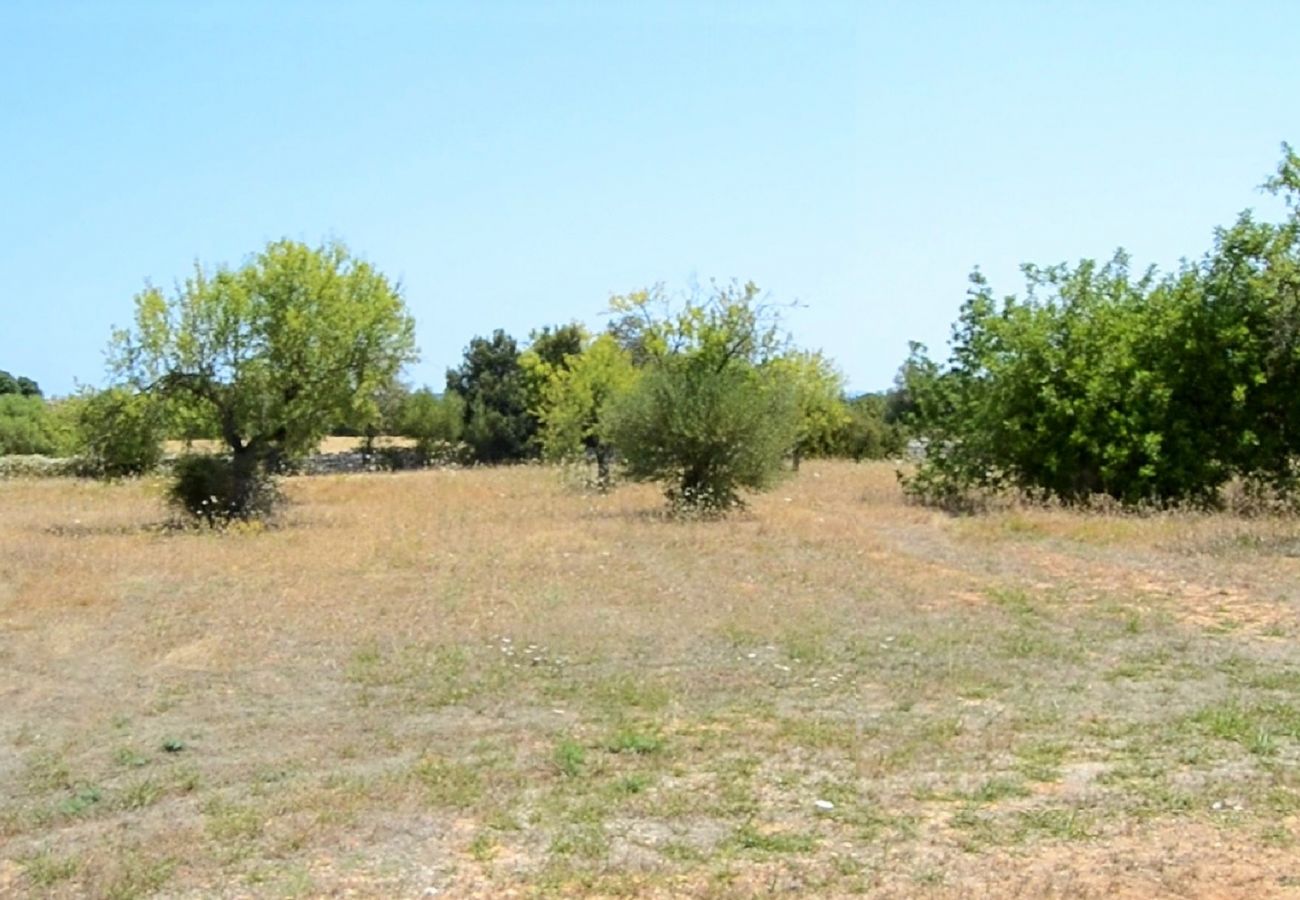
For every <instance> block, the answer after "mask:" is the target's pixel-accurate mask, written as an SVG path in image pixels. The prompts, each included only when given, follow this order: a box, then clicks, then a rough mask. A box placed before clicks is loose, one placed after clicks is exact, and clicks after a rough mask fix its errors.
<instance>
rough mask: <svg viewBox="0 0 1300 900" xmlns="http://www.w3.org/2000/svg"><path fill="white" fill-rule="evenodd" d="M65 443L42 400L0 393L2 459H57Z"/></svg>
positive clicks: (35, 397) (28, 396) (34, 397)
mask: <svg viewBox="0 0 1300 900" xmlns="http://www.w3.org/2000/svg"><path fill="white" fill-rule="evenodd" d="M63 443H64V442H63V441H61V440H60V435H59V433H58V429H57V427H56V424H55V422H54V421H53V420H52V418H51V416H50V412H49V409H48V407H47V405H46V403H45V401H44V400H43V399H41V398H40V397H37V396H32V395H25V394H21V393H18V392H16V391H15V392H13V393H8V394H0V456H8V455H11V454H13V455H29V454H39V455H42V456H57V455H59V453H60V450H61V449H62V445H63Z"/></svg>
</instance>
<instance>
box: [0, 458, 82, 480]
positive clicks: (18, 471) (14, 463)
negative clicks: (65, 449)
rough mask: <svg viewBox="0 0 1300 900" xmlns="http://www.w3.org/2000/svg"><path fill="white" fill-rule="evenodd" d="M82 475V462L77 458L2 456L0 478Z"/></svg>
mask: <svg viewBox="0 0 1300 900" xmlns="http://www.w3.org/2000/svg"><path fill="white" fill-rule="evenodd" d="M81 474H83V472H82V461H81V460H80V459H77V458H76V457H56V456H0V478H68V477H74V476H79V475H81Z"/></svg>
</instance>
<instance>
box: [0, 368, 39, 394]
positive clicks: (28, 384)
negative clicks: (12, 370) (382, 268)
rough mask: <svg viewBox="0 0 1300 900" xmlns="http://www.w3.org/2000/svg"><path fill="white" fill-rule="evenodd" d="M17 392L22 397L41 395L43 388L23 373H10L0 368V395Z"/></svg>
mask: <svg viewBox="0 0 1300 900" xmlns="http://www.w3.org/2000/svg"><path fill="white" fill-rule="evenodd" d="M5 394H17V395H18V396H20V397H39V396H41V388H40V385H38V384H37V383H36V382H35V381H32V380H31V379H30V378H27V377H25V376H22V375H17V376H14V375H10V374H9V373H8V372H6V371H4V370H3V369H0V396H3V395H5Z"/></svg>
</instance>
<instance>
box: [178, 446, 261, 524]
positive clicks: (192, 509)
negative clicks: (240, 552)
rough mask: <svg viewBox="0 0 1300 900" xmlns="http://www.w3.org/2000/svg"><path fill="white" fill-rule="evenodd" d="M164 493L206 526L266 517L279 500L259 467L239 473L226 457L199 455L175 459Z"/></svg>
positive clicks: (234, 464)
mask: <svg viewBox="0 0 1300 900" xmlns="http://www.w3.org/2000/svg"><path fill="white" fill-rule="evenodd" d="M168 496H169V499H170V500H171V502H172V505H173V506H175V507H176V508H177V509H179V510H181V511H182V512H184V513H186V514H188V515H190V516H193V517H194V518H196V519H198V520H200V521H201V522H204V523H206V524H207V525H210V526H217V525H224V524H227V523H229V522H232V521H236V520H249V519H257V518H265V517H268V516H270V515H271V514H272V513H273V512H274V511H275V508H276V506H277V505H278V504H279V502H280V499H281V498H280V492H279V490H278V489H277V488H276V485H275V481H274V479H273V478H272V477H271V476H270V475H267V474H265V470H264V469H262V468H261V467H260V466H254V467H252V468H251V469H249V470H247V471H243V472H241V471H240V470H239V468H238V467H237V465H236V463H235V462H234V461H233V460H232V459H231V458H230V457H226V456H208V455H201V454H192V455H186V456H182V457H180V458H179V459H177V460H176V466H175V470H174V481H173V483H172V486H171V489H170V490H169V493H168Z"/></svg>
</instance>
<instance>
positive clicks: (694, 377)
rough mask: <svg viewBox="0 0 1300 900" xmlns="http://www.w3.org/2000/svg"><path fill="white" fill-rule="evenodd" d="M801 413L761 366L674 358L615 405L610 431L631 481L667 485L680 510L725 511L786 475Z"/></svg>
mask: <svg viewBox="0 0 1300 900" xmlns="http://www.w3.org/2000/svg"><path fill="white" fill-rule="evenodd" d="M797 415H798V410H797V406H796V404H795V398H794V396H793V392H792V391H791V390H790V389H789V387H788V385H785V384H783V383H782V382H781V381H779V380H777V379H775V378H772V377H770V376H769V375H768V373H764V372H762V371H760V370H759V369H757V368H752V367H744V366H734V367H727V368H724V369H722V370H720V371H719V370H715V369H712V368H709V367H703V366H695V365H692V364H691V363H690V361H688V360H680V359H679V360H673V359H669V360H664V361H663V362H661V363H660V364H658V365H656V366H655V367H654V368H652V369H651V370H650V371H649V372H647V373H646V374H645V375H644V377H642V378H641V379H640V380H639V381H638V382H637V384H636V386H635V387H633V388H632V389H631V390H630V391H629V392H627V393H626V394H624V395H621V396H620V397H618V398H617V399H616V400H615V401H614V403H613V404H612V408H611V410H610V414H609V426H608V428H609V432H608V433H609V436H610V441H611V443H612V444H613V445H614V446H615V447H617V448H618V450H619V453H620V454H621V457H622V460H623V463H624V465H625V467H626V472H627V474H628V476H629V477H630V478H632V479H635V480H650V481H662V482H666V485H667V486H666V488H665V491H664V493H665V495H666V496H667V498H668V501H669V504H670V506H672V508H673V509H675V510H678V511H695V512H703V513H721V512H725V511H726V510H728V509H731V508H733V507H735V506H739V505H741V497H740V491H741V490H742V489H747V490H754V491H759V490H765V489H767V488H770V487H771V486H772V485H773V484H775V483H776V481H777V480H778V479H779V478H780V477H781V476H782V475H783V473H784V465H783V460H784V458H785V456H786V454H787V453H788V452H789V450H790V448H791V447H792V446H793V445H794V441H795V436H796V431H797V428H798V421H797Z"/></svg>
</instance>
